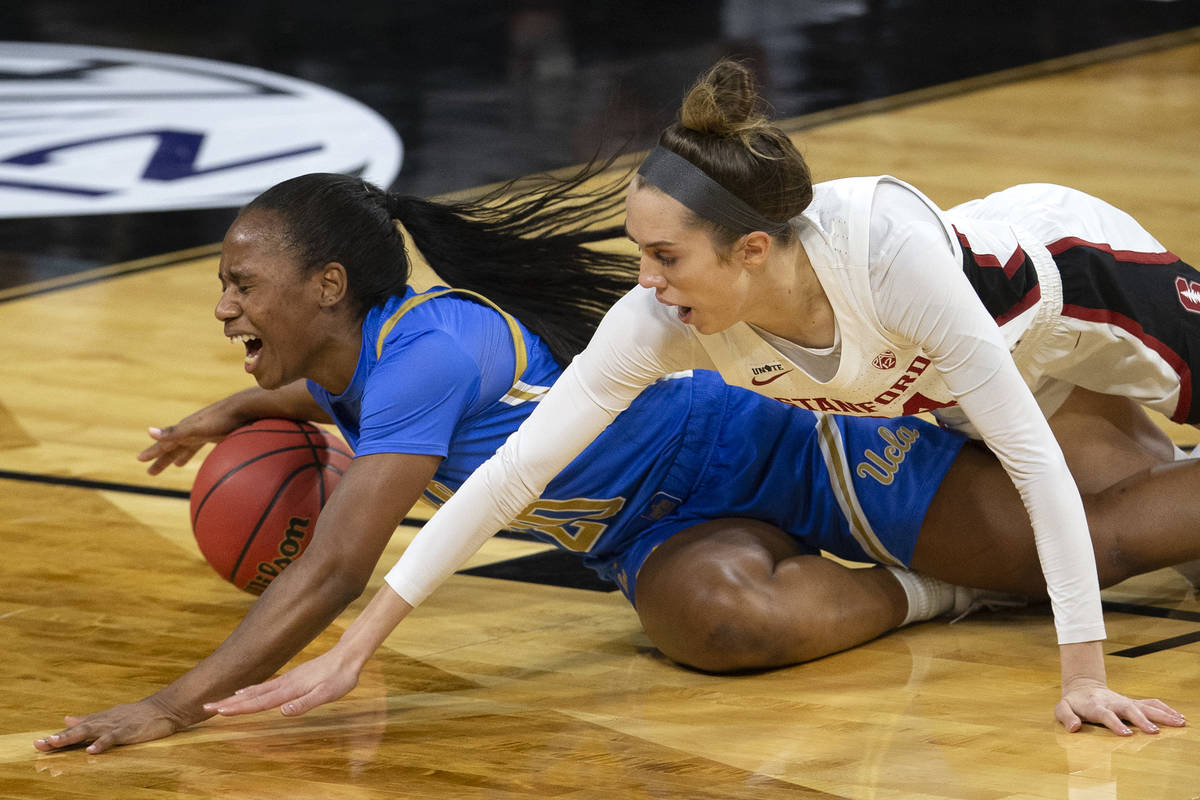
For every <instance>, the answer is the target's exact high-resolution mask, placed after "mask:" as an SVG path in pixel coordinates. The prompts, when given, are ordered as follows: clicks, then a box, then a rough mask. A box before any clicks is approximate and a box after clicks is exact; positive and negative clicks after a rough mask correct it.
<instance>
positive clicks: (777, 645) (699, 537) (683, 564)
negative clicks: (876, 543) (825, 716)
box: [636, 519, 907, 672]
mask: <svg viewBox="0 0 1200 800" xmlns="http://www.w3.org/2000/svg"><path fill="white" fill-rule="evenodd" d="M636 601H637V611H638V616H639V617H640V618H641V621H642V625H643V627H644V628H645V630H646V633H647V635H648V636H649V637H650V640H651V641H652V642H654V644H655V646H656V647H658V648H659V649H660V650H661V651H662V652H663V653H664V654H665V655H666V656H668V657H669V658H671V659H672V660H674V661H677V662H679V663H681V664H685V665H687V666H690V667H694V668H696V669H701V670H705V671H709V672H732V671H738V670H748V669H765V668H770V667H779V666H784V665H787V664H795V663H798V662H802V661H808V660H811V659H814V658H819V657H821V656H825V655H829V654H830V653H834V652H837V651H839V650H845V649H847V648H850V647H854V646H856V645H858V644H861V643H863V642H866V641H868V640H870V639H873V638H875V637H877V636H879V635H881V634H883V633H886V632H887V631H889V630H891V629H893V628H895V627H897V626H898V625H899V624H900V623H901V621H902V620H903V619H904V616H905V610H906V608H907V601H906V599H905V594H904V591H903V590H902V589H901V587H900V585H899V584H898V583H897V582H896V581H895V579H894V578H892V577H891V575H890V574H888V572H887V571H886V570H884V569H882V568H865V569H857V568H851V567H846V566H843V565H842V564H839V563H837V562H835V561H833V560H831V559H828V558H824V557H822V556H819V555H807V554H801V553H800V551H799V550H798V548H797V547H796V545H795V543H794V542H793V541H792V539H791V538H790V537H789V536H788V535H787V534H785V533H784V532H783V531H781V530H779V529H778V528H776V527H774V526H772V525H768V524H766V523H763V522H759V521H755V520H746V519H721V520H712V521H709V522H704V523H701V524H698V525H696V526H694V527H692V528H688V529H686V530H684V531H681V532H680V533H677V534H675V535H674V536H672V537H671V538H670V539H668V540H667V541H666V542H664V543H663V544H661V545H660V546H659V547H657V548H656V549H655V550H654V552H653V553H651V554H650V556H649V557H648V558H647V559H646V562H645V564H643V566H642V568H641V570H640V571H639V572H638V579H637V598H636Z"/></svg>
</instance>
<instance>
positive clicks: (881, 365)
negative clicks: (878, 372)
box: [871, 350, 896, 370]
mask: <svg viewBox="0 0 1200 800" xmlns="http://www.w3.org/2000/svg"><path fill="white" fill-rule="evenodd" d="M871 366H872V367H874V368H875V369H882V370H888V369H895V368H896V354H895V353H893V352H892V351H891V350H884V351H883V352H882V353H880V354H879V355H877V356H875V358H873V359H871Z"/></svg>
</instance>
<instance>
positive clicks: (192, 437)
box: [137, 404, 245, 475]
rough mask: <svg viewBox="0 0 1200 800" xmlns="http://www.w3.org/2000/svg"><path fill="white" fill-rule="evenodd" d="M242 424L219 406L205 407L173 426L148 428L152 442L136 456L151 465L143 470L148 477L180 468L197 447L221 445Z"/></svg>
mask: <svg viewBox="0 0 1200 800" xmlns="http://www.w3.org/2000/svg"><path fill="white" fill-rule="evenodd" d="M244 422H245V420H244V419H242V418H241V417H239V416H237V415H235V414H233V413H230V412H228V411H222V410H221V408H220V405H219V404H214V405H211V406H206V407H204V408H202V409H200V410H199V411H197V412H195V413H194V414H189V415H188V416H186V417H184V418H183V419H181V420H179V422H176V423H175V424H174V425H168V426H167V427H165V428H150V429H149V433H150V438H151V439H154V440H155V442H154V444H152V445H150V446H149V447H147V448H146V449H145V450H143V451H142V452H140V453H138V456H137V458H138V461H150V462H152V463H151V464H150V466H149V467H147V468H146V471H147V472H149V473H150V474H151V475H157V474H158V473H160V472H162V471H163V470H164V469H166V468H167V467H169V466H171V465H172V464H174V465H175V466H177V467H182V466H183V465H184V464H186V463H187V462H188V461H190V460H191V458H192V456H194V455H196V453H197V452H199V450H200V448H201V447H203V446H204V445H206V444H208V443H209V442H219V441H221V440H222V439H224V438H225V437H226V436H228V435H229V434H230V433H232V432H233V430H234V428H236V427H238V425H241V424H243V423H244Z"/></svg>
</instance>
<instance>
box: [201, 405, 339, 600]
mask: <svg viewBox="0 0 1200 800" xmlns="http://www.w3.org/2000/svg"><path fill="white" fill-rule="evenodd" d="M353 457H354V456H353V455H352V454H351V452H350V448H348V447H347V446H346V445H345V443H343V442H342V440H341V439H338V438H337V437H336V436H333V435H331V434H329V433H326V432H325V431H323V430H321V429H320V428H318V427H317V426H315V425H312V424H310V423H307V422H298V421H296V420H291V419H260V420H257V421H255V422H252V423H250V424H249V425H245V426H243V427H241V428H238V429H237V430H236V431H234V432H233V433H231V434H230V435H229V436H228V437H226V439H225V440H224V441H222V442H220V443H218V444H217V446H216V447H214V448H213V450H212V452H211V453H209V454H208V457H207V458H205V459H204V463H203V464H202V465H201V466H200V471H199V472H198V473H197V475H196V481H195V483H194V484H192V492H191V500H192V532H193V533H194V534H195V536H196V543H197V544H198V545H199V546H200V552H201V553H202V554H203V555H204V558H205V559H207V560H208V563H209V564H210V565H211V566H212V568H213V569H215V570H216V571H217V573H218V574H219V575H220V576H221V577H222V578H224V579H225V580H227V581H229V582H230V583H232V584H233V585H234V586H236V587H238V588H239V589H243V590H245V591H247V592H250V593H251V594H261V593H262V591H263V590H264V589H266V588H267V585H268V584H269V583H270V582H271V581H272V579H274V577H275V576H276V575H278V574H279V573H280V572H281V571H282V570H283V568H284V567H286V566H287V565H288V564H290V563H292V562H293V561H295V560H296V559H297V558H298V557H299V556H300V554H301V553H303V552H304V548H305V547H307V546H308V542H309V540H310V539H311V538H312V533H313V530H314V528H315V527H316V522H317V515H318V514H319V513H320V512H321V507H322V506H324V505H325V501H326V500H328V499H329V495H330V494H331V493H332V492H333V489H334V487H335V486H337V484H338V481H339V480H340V479H341V477H342V473H344V472H345V471H346V468H347V467H348V466H350V461H351V459H353Z"/></svg>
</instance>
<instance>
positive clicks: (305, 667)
mask: <svg viewBox="0 0 1200 800" xmlns="http://www.w3.org/2000/svg"><path fill="white" fill-rule="evenodd" d="M358 673H359V669H358V668H356V667H352V666H349V665H347V664H346V662H345V661H344V660H343V659H342V658H341V657H340V653H339V652H338V648H337V647H336V646H335V647H334V649H333V650H330V651H329V652H327V653H324V654H322V655H320V656H317V657H316V658H314V659H313V660H311V661H306V662H305V663H303V664H301V665H300V666H298V667H296V668H295V669H292V670H288V671H287V672H285V673H283V674H282V675H280V676H279V677H277V678H272V679H271V680H269V681H266V682H264V683H256V684H254V685H253V686H247V687H246V688H244V689H238V690H237V691H236V692H234V693H233V694H232V695H231V696H229V697H226V698H225V699H224V700H217V701H216V702H213V703H205V704H204V710H205V711H207V712H209V713H216V714H220V715H222V716H226V717H234V716H237V715H239V714H253V713H255V712H257V711H266V710H267V709H269V708H276V707H278V708H279V710H280V712H282V713H283V714H285V715H287V716H289V717H294V716H299V715H300V714H303V713H304V712H306V711H311V710H312V709H314V708H316V707H317V706H319V705H322V704H324V703H330V702H333V701H334V700H337V699H339V698H341V697H344V696H345V695H346V694H348V693H349V692H350V690H351V689H353V688H354V687H355V686H357V685H358Z"/></svg>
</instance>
